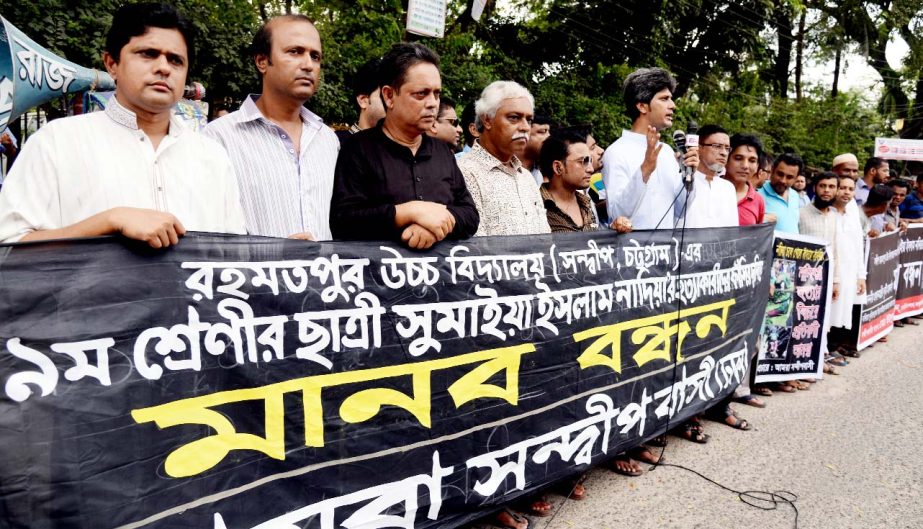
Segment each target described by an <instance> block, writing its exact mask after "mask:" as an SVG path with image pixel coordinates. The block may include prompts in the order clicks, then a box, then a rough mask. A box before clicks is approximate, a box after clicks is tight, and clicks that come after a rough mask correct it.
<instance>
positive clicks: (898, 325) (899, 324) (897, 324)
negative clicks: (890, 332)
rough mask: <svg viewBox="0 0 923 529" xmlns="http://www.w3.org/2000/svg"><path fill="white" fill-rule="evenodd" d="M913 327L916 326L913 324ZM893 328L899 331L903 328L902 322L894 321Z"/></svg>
mask: <svg viewBox="0 0 923 529" xmlns="http://www.w3.org/2000/svg"><path fill="white" fill-rule="evenodd" d="M914 325H916V324H914ZM894 326H895V327H897V328H898V329H900V328H901V327H903V326H904V322H902V321H901V320H894Z"/></svg>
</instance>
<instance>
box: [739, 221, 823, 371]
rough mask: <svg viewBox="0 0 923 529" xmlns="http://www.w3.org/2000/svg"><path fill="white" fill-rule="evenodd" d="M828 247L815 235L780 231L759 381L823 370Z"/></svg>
mask: <svg viewBox="0 0 923 529" xmlns="http://www.w3.org/2000/svg"><path fill="white" fill-rule="evenodd" d="M826 246H827V245H826V243H825V242H824V241H822V240H820V239H817V238H814V237H808V236H805V235H795V234H791V233H782V232H776V235H775V242H774V243H773V256H772V271H771V272H770V279H769V281H770V288H769V303H768V305H767V306H766V317H765V318H764V320H763V331H762V333H760V342H759V355H758V356H757V361H756V378H755V381H756V382H757V383H762V382H777V381H783V380H797V379H801V378H807V377H820V376H822V375H823V369H824V359H823V354H824V350H826V348H827V347H826V340H827V333H826V332H825V331H824V319H825V318H826V310H827V309H826V307H827V304H828V296H829V293H828V289H827V278H828V274H829V270H830V263H829V261H828V257H827V251H826Z"/></svg>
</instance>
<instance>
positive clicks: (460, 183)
mask: <svg viewBox="0 0 923 529" xmlns="http://www.w3.org/2000/svg"><path fill="white" fill-rule="evenodd" d="M379 75H380V76H381V96H382V100H383V101H384V104H385V119H384V120H383V121H381V122H379V124H378V125H377V126H376V127H374V128H371V129H367V130H364V131H361V132H358V133H356V134H354V135H353V136H352V137H351V138H348V139H347V140H346V141H345V142H344V143H343V146H342V147H341V149H340V155H339V157H338V159H337V166H336V172H335V176H334V187H333V200H332V201H331V207H330V229H331V231H332V232H333V236H334V237H335V238H337V239H353V240H394V239H400V240H401V241H403V242H404V244H406V245H407V246H409V247H411V248H417V249H423V248H429V247H431V246H433V245H434V244H436V243H437V242H439V241H441V240H443V239H445V238H446V237H450V238H453V239H464V238H467V237H470V236H471V235H473V234H474V232H475V231H476V230H477V227H478V221H479V217H478V212H477V209H476V208H475V206H474V202H473V201H472V200H471V195H469V194H468V189H467V188H466V187H465V181H464V177H462V174H461V171H460V170H459V169H458V166H457V165H456V164H455V157H454V156H453V154H452V151H451V149H450V148H449V146H448V145H447V144H446V143H445V142H442V141H438V140H434V139H432V138H430V137H429V136H427V135H426V134H425V132H426V131H428V130H430V129H432V127H433V123H434V122H435V120H436V114H437V111H438V109H439V93H440V91H441V89H442V82H441V80H440V75H439V57H438V56H437V55H436V54H435V53H434V52H432V51H431V50H430V49H428V48H426V47H425V46H423V45H421V44H417V43H401V44H396V45H394V46H393V47H392V48H391V50H390V51H389V52H388V53H387V54H386V55H385V56H384V57H382V62H381V65H380V70H379Z"/></svg>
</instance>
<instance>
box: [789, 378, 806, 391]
mask: <svg viewBox="0 0 923 529" xmlns="http://www.w3.org/2000/svg"><path fill="white" fill-rule="evenodd" d="M789 384H790V385H791V386H792V387H793V388H795V389H798V390H801V391H807V390H809V389H811V384H808V383H807V382H802V381H801V380H791V381H789Z"/></svg>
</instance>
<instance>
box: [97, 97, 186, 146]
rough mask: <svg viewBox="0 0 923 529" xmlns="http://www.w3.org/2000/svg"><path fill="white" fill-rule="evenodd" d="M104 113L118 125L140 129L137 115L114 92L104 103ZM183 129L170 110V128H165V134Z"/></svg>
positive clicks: (175, 132)
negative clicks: (120, 101) (123, 104)
mask: <svg viewBox="0 0 923 529" xmlns="http://www.w3.org/2000/svg"><path fill="white" fill-rule="evenodd" d="M105 112H106V115H107V116H109V119H111V120H112V121H114V122H116V123H118V124H119V125H121V126H123V127H125V128H127V129H130V130H137V131H140V130H141V127H139V126H138V116H137V115H135V113H134V112H132V111H131V110H128V109H127V108H125V107H124V106H122V104H121V103H119V100H118V99H117V98H116V97H115V94H112V97H110V98H109V102H108V103H106V110H105ZM184 130H185V126H184V125H183V124H182V123H180V121H179V119H178V118H177V117H176V115H174V114H173V110H172V109H171V110H170V128H169V129H168V130H167V135H169V136H179V135H180V134H182V133H183V131H184Z"/></svg>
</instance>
